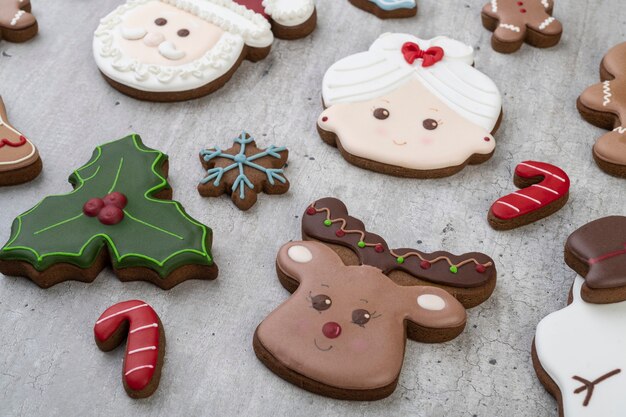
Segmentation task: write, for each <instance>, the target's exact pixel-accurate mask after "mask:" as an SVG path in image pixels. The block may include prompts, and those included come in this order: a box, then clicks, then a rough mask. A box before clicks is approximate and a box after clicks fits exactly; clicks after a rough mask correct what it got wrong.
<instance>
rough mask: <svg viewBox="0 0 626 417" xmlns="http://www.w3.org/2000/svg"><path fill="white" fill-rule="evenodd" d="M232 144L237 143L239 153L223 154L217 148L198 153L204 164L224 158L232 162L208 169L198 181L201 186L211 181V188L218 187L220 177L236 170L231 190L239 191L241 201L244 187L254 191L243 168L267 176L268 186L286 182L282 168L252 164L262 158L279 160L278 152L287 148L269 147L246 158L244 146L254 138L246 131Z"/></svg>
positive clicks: (243, 195) (244, 193) (244, 192)
mask: <svg viewBox="0 0 626 417" xmlns="http://www.w3.org/2000/svg"><path fill="white" fill-rule="evenodd" d="M233 142H234V143H238V144H239V146H240V149H239V152H238V153H237V154H236V155H230V154H228V153H225V152H224V151H222V150H221V149H220V148H219V147H217V146H216V147H215V149H204V150H202V151H201V152H200V156H201V157H202V159H203V160H204V161H206V162H209V161H210V160H212V159H214V158H225V159H230V160H232V161H233V163H232V164H230V165H228V166H227V167H225V168H222V167H216V168H210V169H208V170H207V176H206V177H204V178H203V179H202V180H200V183H201V184H206V183H208V182H209V181H213V186H215V187H218V186H219V185H220V181H221V180H222V177H223V176H224V174H225V173H226V172H228V171H231V170H233V169H238V170H239V176H237V179H236V180H235V182H234V183H233V186H232V189H231V190H232V192H233V193H234V192H236V191H237V189H239V198H240V199H241V200H243V199H244V198H245V196H246V187H248V188H249V189H251V190H253V189H254V184H252V182H251V181H250V179H249V178H248V177H247V175H246V174H245V171H244V167H250V168H252V169H255V170H258V171H260V172H263V173H264V174H265V175H266V176H267V181H268V182H269V183H270V185H274V184H275V181H280V182H281V183H283V184H285V183H286V182H287V179H286V178H285V177H284V176H282V175H281V174H284V170H283V169H282V168H280V169H277V168H266V167H264V166H261V165H259V164H256V163H254V161H255V160H257V159H260V158H263V157H265V156H271V157H274V158H277V159H280V158H281V156H280V154H279V152H284V151H286V150H287V148H285V147H284V146H280V147H278V146H274V145H270V146H269V147H268V148H267V149H265V150H264V151H263V152H260V153H257V154H254V155H250V156H246V154H245V153H246V145H248V144H250V143H252V142H254V138H253V137H252V136H250V135H249V134H248V133H247V132H246V131H243V132H241V135H240V136H239V137H237V138H235V139H233Z"/></svg>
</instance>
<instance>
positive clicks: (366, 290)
mask: <svg viewBox="0 0 626 417" xmlns="http://www.w3.org/2000/svg"><path fill="white" fill-rule="evenodd" d="M276 267H277V272H278V276H279V279H280V281H281V283H282V284H283V286H284V287H285V288H287V289H288V290H289V291H294V292H293V294H292V295H291V297H289V299H288V300H287V301H286V302H284V303H283V304H282V305H280V306H279V307H278V308H276V310H274V311H273V312H272V313H270V315H269V316H268V317H267V318H266V319H265V320H263V322H262V323H261V324H259V326H258V327H257V330H256V332H255V334H254V341H253V346H254V351H255V353H256V355H257V357H258V358H259V360H260V361H261V362H263V363H264V364H265V365H266V366H267V367H268V368H269V369H270V370H271V371H272V372H274V373H275V374H277V375H278V376H280V377H281V378H283V379H285V380H287V381H289V382H291V383H293V384H294V385H297V386H298V387H301V388H304V389H306V390H308V391H312V392H315V393H318V394H321V395H325V396H329V397H333V398H339V399H344V400H377V399H381V398H384V397H387V396H389V395H391V393H392V392H393V391H394V390H395V387H396V385H397V384H398V377H399V374H400V371H401V369H402V362H403V359H404V348H405V344H406V339H407V337H408V338H410V339H413V340H417V341H421V342H427V343H441V342H445V341H447V340H451V339H453V338H455V337H456V336H458V335H459V334H460V333H461V332H462V331H463V329H464V327H465V321H466V312H465V309H464V308H463V306H462V305H461V304H460V303H459V302H458V301H457V300H455V299H454V297H452V296H451V295H450V294H448V293H447V292H446V291H444V290H442V289H440V288H435V287H430V286H419V287H415V286H413V287H411V286H409V287H405V286H399V285H397V284H395V283H394V282H393V281H391V280H390V279H389V278H388V277H387V276H385V275H384V274H383V273H382V271H381V270H380V269H378V268H374V267H371V266H346V265H345V264H344V262H343V261H342V259H341V258H340V257H339V255H337V253H336V252H335V251H333V250H332V249H330V248H329V247H327V246H326V245H324V244H322V243H320V242H290V243H288V244H286V245H284V246H283V247H282V248H281V249H280V251H279V253H278V256H277V258H276ZM296 288H297V289H296ZM424 348H427V347H426V346H425V347H424Z"/></svg>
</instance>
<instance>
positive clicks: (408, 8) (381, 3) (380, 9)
mask: <svg viewBox="0 0 626 417" xmlns="http://www.w3.org/2000/svg"><path fill="white" fill-rule="evenodd" d="M350 3H352V4H353V5H354V6H356V7H358V8H359V9H362V10H365V11H366V12H368V13H372V14H374V15H376V16H378V17H379V18H381V19H394V18H401V17H413V16H415V15H416V14H417V2H416V0H350Z"/></svg>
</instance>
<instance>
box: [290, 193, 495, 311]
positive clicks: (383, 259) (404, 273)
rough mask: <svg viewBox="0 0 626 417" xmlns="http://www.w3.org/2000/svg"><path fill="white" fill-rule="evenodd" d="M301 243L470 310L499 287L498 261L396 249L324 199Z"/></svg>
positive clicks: (306, 220) (311, 211)
mask: <svg viewBox="0 0 626 417" xmlns="http://www.w3.org/2000/svg"><path fill="white" fill-rule="evenodd" d="M302 238H303V239H305V240H318V241H321V242H324V243H326V244H328V245H329V246H331V247H332V248H334V249H335V250H336V251H337V252H338V253H339V254H340V256H341V258H342V259H343V260H344V261H345V263H346V264H348V265H370V266H374V267H376V268H378V269H380V270H381V271H382V272H383V273H384V274H386V275H388V276H389V277H390V278H391V279H392V280H393V281H395V282H397V283H399V284H401V285H434V286H437V287H440V288H443V289H445V290H446V291H448V292H449V293H451V294H452V295H454V296H455V297H456V298H457V299H458V300H459V301H460V302H461V303H462V304H463V305H464V306H465V307H466V308H470V307H474V306H476V305H478V304H480V303H482V302H484V301H485V300H486V299H488V298H489V296H490V295H491V293H492V292H493V290H494V288H495V285H496V276H497V271H496V267H495V265H494V262H493V259H491V258H490V257H489V256H487V255H485V254H483V253H478V252H472V253H466V254H464V255H453V254H451V253H449V252H444V251H437V252H433V253H425V252H421V251H419V250H416V249H410V248H400V249H391V248H390V247H389V246H388V245H387V242H385V240H384V239H383V238H382V237H380V236H378V235H376V234H373V233H370V232H368V231H367V230H366V229H365V225H364V224H363V223H362V222H361V221H360V220H358V219H356V218H354V217H351V216H349V215H348V209H347V208H346V206H345V204H343V203H342V202H341V201H339V200H337V199H336V198H323V199H321V200H318V201H316V202H314V203H312V204H311V205H310V206H309V207H307V209H306V211H305V213H304V215H303V216H302Z"/></svg>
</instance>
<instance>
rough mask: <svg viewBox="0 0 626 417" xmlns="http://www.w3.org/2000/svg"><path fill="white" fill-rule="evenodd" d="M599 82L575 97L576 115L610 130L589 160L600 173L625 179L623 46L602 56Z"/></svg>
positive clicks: (625, 56)
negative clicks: (592, 158) (603, 172)
mask: <svg viewBox="0 0 626 417" xmlns="http://www.w3.org/2000/svg"><path fill="white" fill-rule="evenodd" d="M600 79H601V80H602V82H600V83H598V84H594V85H592V86H591V87H589V88H587V89H586V90H585V91H583V93H582V94H581V95H580V97H578V102H577V107H578V111H579V112H580V114H581V116H582V117H583V118H584V119H585V120H587V121H588V122H589V123H591V124H593V125H595V126H598V127H601V128H603V129H608V130H611V129H612V131H611V132H609V133H607V134H605V135H603V136H601V137H600V138H599V139H598V140H597V141H596V144H595V145H594V146H593V157H594V159H595V161H596V163H597V164H598V166H599V167H600V168H601V169H602V170H603V171H605V172H607V173H609V174H611V175H614V176H617V177H623V178H626V42H624V43H621V44H619V45H617V46H614V47H613V48H611V49H610V50H609V52H607V54H606V55H605V56H604V59H603V60H602V62H601V64H600Z"/></svg>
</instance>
